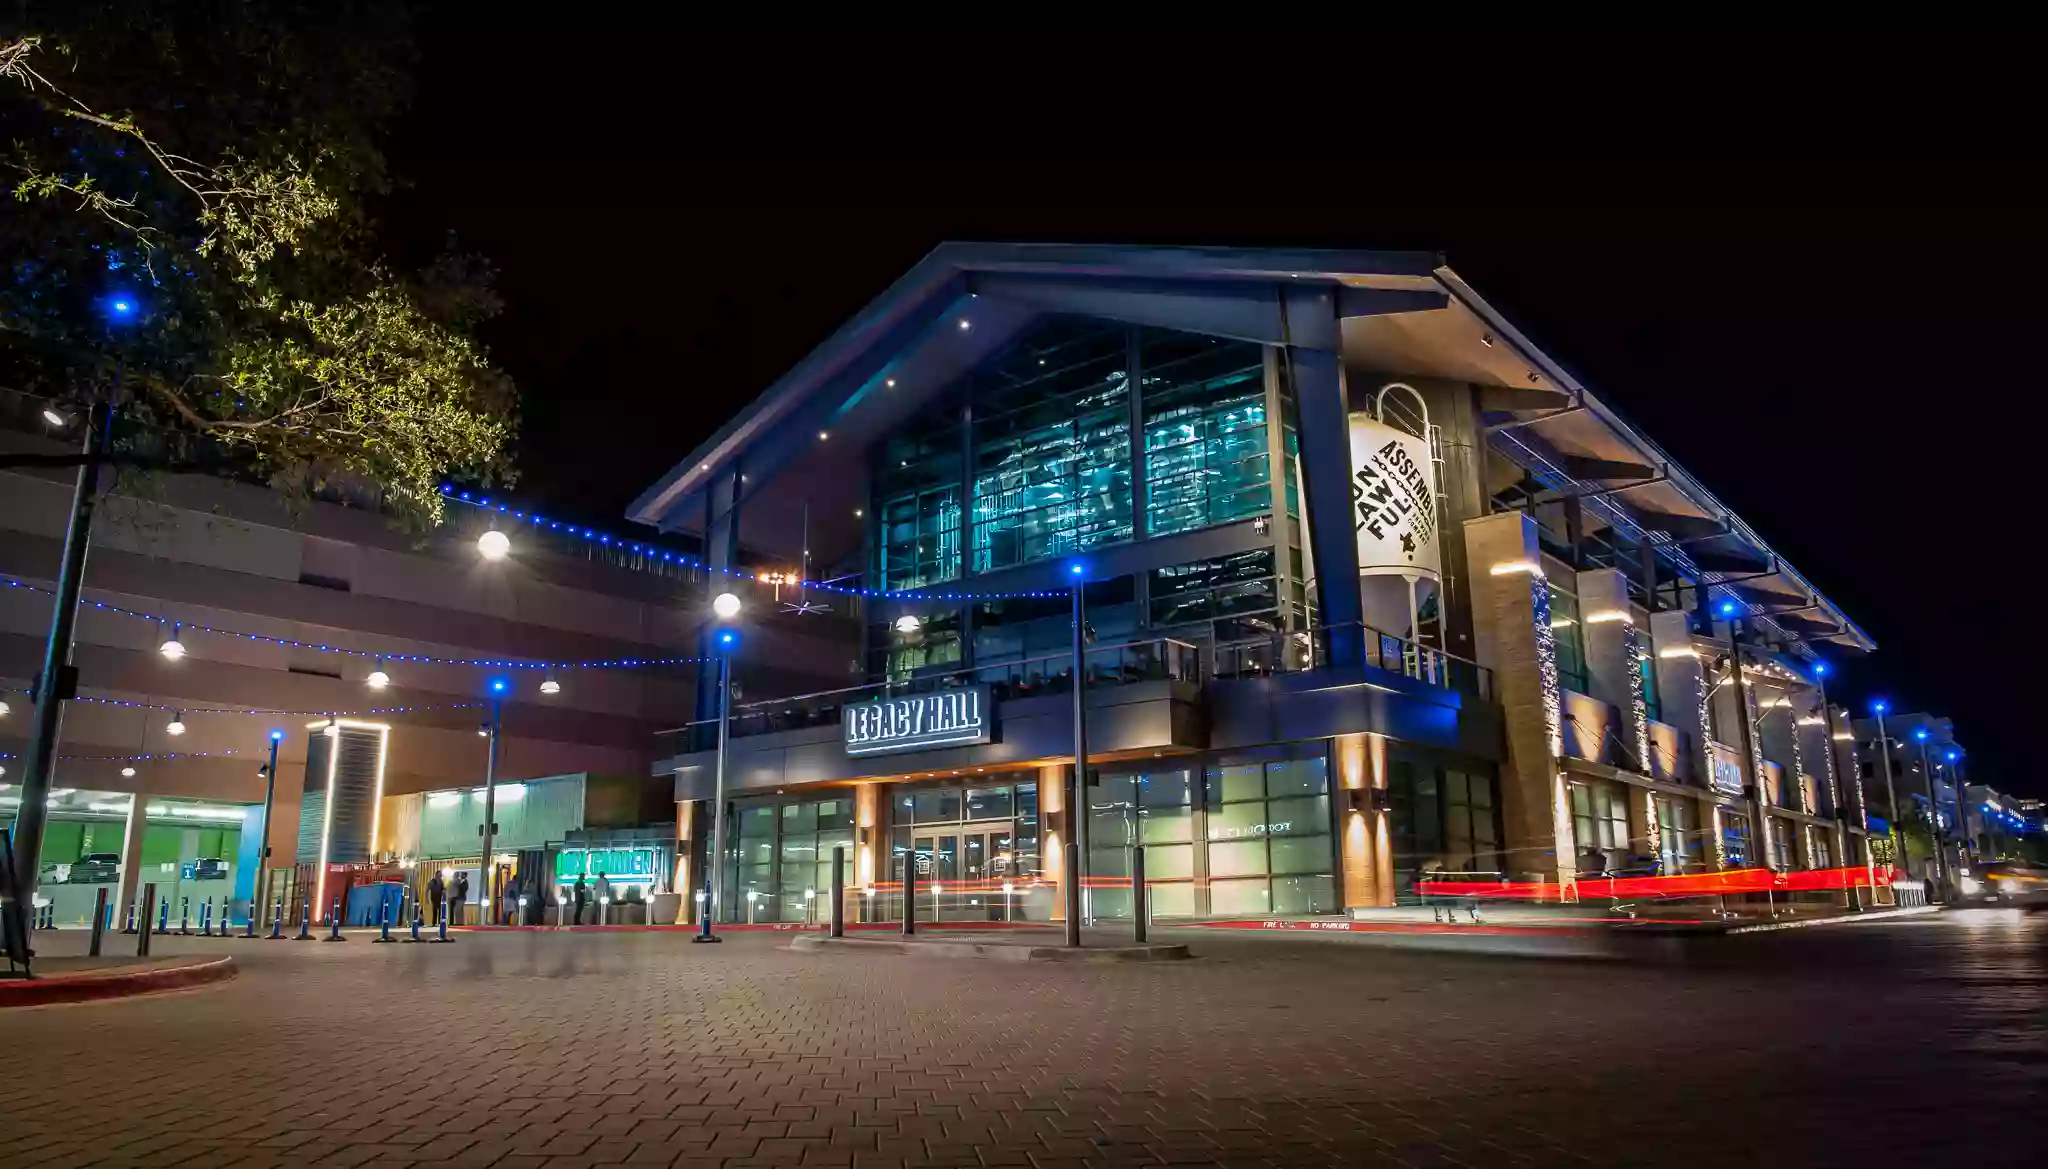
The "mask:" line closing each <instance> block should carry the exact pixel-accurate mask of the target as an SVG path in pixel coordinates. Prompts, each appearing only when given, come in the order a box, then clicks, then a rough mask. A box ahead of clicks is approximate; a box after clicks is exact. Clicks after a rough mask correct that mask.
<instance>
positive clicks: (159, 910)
mask: <svg viewBox="0 0 2048 1169" xmlns="http://www.w3.org/2000/svg"><path fill="white" fill-rule="evenodd" d="M156 932H157V933H158V934H167V933H170V932H171V901H170V898H168V897H166V898H164V899H163V900H162V901H159V902H157V903H156Z"/></svg>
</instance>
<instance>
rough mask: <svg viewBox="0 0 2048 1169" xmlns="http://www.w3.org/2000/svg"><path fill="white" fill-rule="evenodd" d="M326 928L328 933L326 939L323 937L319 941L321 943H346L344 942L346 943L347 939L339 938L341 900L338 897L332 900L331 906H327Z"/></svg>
mask: <svg viewBox="0 0 2048 1169" xmlns="http://www.w3.org/2000/svg"><path fill="white" fill-rule="evenodd" d="M327 926H328V932H327V936H326V937H324V938H321V939H320V940H321V941H323V942H346V941H348V939H347V938H344V937H342V936H341V898H339V897H336V898H335V899H334V903H333V904H332V905H329V906H328V907H327Z"/></svg>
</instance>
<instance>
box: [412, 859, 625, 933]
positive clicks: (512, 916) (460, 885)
mask: <svg viewBox="0 0 2048 1169" xmlns="http://www.w3.org/2000/svg"><path fill="white" fill-rule="evenodd" d="M611 898H612V883H611V880H610V878H608V877H606V876H605V874H604V873H603V872H602V871H599V873H598V874H597V882H596V885H595V886H592V885H591V884H589V883H588V882H587V881H586V880H585V879H584V877H583V875H582V874H581V873H578V874H577V876H576V884H575V885H573V886H571V887H570V893H569V899H570V903H571V904H572V905H573V906H574V907H575V915H574V917H573V918H572V919H571V924H573V925H582V924H583V910H584V907H585V906H595V905H597V904H598V903H599V902H602V901H607V900H610V899H611ZM521 900H525V901H526V902H527V904H528V905H529V906H530V907H531V911H532V912H538V910H539V907H540V899H539V898H535V897H533V896H531V895H530V894H529V893H528V892H527V890H526V888H525V887H524V886H523V885H522V884H521V883H520V882H519V881H518V880H516V879H515V880H510V881H507V882H505V887H504V889H503V890H501V891H500V893H499V906H500V920H502V921H504V922H507V923H510V924H514V925H527V924H531V923H529V922H525V921H521V920H519V917H520V904H519V903H520V901H521ZM468 903H469V874H468V873H467V872H463V871H458V872H457V873H456V874H455V877H454V879H453V880H452V881H443V880H442V879H441V874H440V873H438V872H437V873H435V874H434V875H433V877H432V878H431V879H430V880H428V882H427V906H428V913H429V916H430V923H431V924H433V925H440V924H441V914H442V912H443V911H444V910H445V909H446V908H447V907H448V906H451V905H466V904H468ZM455 912H456V913H457V914H458V915H459V913H460V912H461V911H460V910H457V911H455ZM449 924H451V925H453V924H457V922H456V921H455V919H453V918H451V919H450V922H449Z"/></svg>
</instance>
